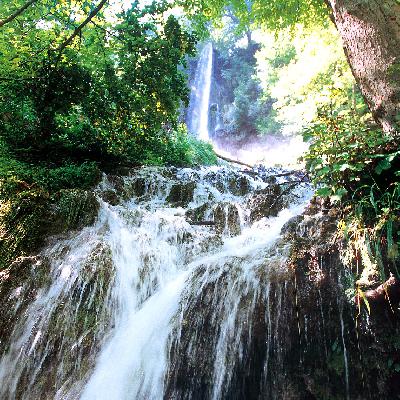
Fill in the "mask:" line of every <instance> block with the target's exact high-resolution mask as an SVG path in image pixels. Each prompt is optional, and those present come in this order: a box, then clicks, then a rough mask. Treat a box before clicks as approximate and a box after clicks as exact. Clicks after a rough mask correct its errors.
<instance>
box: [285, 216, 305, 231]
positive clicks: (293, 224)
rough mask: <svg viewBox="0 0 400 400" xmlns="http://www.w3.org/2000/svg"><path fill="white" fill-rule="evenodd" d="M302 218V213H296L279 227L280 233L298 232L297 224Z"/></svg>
mask: <svg viewBox="0 0 400 400" xmlns="http://www.w3.org/2000/svg"><path fill="white" fill-rule="evenodd" d="M303 220H304V217H303V215H296V216H295V217H292V218H290V219H289V221H288V222H286V223H285V225H283V227H282V229H281V235H295V234H297V233H298V229H299V226H300V224H301V222H302V221H303Z"/></svg>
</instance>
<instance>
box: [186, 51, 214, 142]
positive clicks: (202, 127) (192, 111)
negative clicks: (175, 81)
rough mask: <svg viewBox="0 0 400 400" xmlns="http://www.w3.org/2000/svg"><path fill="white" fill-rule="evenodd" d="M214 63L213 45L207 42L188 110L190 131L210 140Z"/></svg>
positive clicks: (201, 55) (198, 66)
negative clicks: (210, 104) (209, 120)
mask: <svg viewBox="0 0 400 400" xmlns="http://www.w3.org/2000/svg"><path fill="white" fill-rule="evenodd" d="M212 64H213V47H212V44H211V43H207V44H206V45H205V46H204V48H203V50H202V52H201V54H200V58H199V61H198V65H197V69H196V74H195V80H194V83H193V85H192V86H191V93H190V107H189V110H188V117H187V122H188V128H189V131H190V132H192V133H194V134H196V135H197V136H198V137H199V139H202V140H205V141H208V140H209V139H210V138H209V133H208V115H209V103H210V92H211V77H212Z"/></svg>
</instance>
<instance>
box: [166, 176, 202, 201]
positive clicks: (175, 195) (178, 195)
mask: <svg viewBox="0 0 400 400" xmlns="http://www.w3.org/2000/svg"><path fill="white" fill-rule="evenodd" d="M195 189H196V183H195V182H185V183H177V184H175V185H173V186H172V187H171V190H170V192H169V194H168V196H167V202H168V203H171V204H172V205H173V206H175V207H186V206H187V205H188V204H189V203H190V202H191V201H192V200H193V194H194V190H195Z"/></svg>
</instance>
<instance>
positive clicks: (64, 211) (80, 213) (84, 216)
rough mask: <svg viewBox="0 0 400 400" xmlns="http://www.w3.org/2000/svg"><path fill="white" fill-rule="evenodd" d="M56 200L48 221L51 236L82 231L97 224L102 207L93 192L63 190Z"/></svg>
mask: <svg viewBox="0 0 400 400" xmlns="http://www.w3.org/2000/svg"><path fill="white" fill-rule="evenodd" d="M54 199H55V203H54V204H53V206H52V207H51V209H50V212H49V215H48V219H47V226H48V233H49V234H58V233H62V232H65V231H67V230H73V229H81V228H83V227H85V226H88V225H92V224H93V223H94V222H95V220H96V218H97V214H98V211H99V207H100V205H99V202H98V201H97V199H96V196H95V195H94V193H93V192H90V191H86V190H80V189H71V190H61V191H59V192H58V193H56V195H55V196H54Z"/></svg>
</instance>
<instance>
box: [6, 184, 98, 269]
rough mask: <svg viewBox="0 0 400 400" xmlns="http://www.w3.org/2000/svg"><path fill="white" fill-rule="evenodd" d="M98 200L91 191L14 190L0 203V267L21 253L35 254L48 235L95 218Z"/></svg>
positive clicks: (83, 224) (88, 222)
mask: <svg viewBox="0 0 400 400" xmlns="http://www.w3.org/2000/svg"><path fill="white" fill-rule="evenodd" d="M98 210H99V202H98V201H97V199H96V197H95V195H94V194H93V193H92V192H89V191H85V190H78V189H69V190H61V191H59V192H57V193H56V194H55V195H54V196H53V197H50V196H49V195H48V193H46V192H44V191H41V190H28V191H24V192H21V193H17V194H15V195H14V196H13V197H12V198H10V199H9V200H4V201H2V202H1V203H0V269H3V268H6V267H7V266H8V265H10V263H11V262H12V261H13V260H15V259H16V258H17V257H20V256H28V255H31V254H34V253H35V252H37V251H38V249H39V248H40V247H41V246H43V244H44V243H45V239H46V238H47V237H49V236H51V235H55V234H60V233H63V232H66V231H68V230H74V229H81V228H83V227H84V226H87V225H91V224H93V223H94V221H95V220H96V217H97V214H98Z"/></svg>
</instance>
